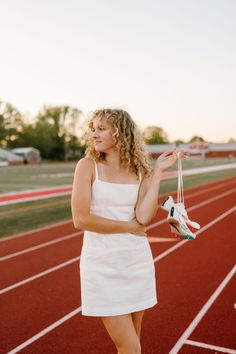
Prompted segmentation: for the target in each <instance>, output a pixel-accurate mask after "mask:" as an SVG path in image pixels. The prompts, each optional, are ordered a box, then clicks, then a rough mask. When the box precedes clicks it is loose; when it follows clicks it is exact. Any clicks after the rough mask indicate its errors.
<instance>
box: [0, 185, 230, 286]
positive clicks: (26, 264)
mask: <svg viewBox="0 0 236 354" xmlns="http://www.w3.org/2000/svg"><path fill="white" fill-rule="evenodd" d="M235 198H236V191H235V193H234V194H230V195H227V197H225V198H224V201H227V202H228V205H230V206H233V205H234V200H235ZM220 201H221V199H218V203H217V204H215V202H214V208H213V209H212V213H211V214H209V213H203V212H202V210H203V209H202V208H199V209H197V208H196V209H195V210H194V213H195V214H194V215H193V217H194V219H195V220H198V221H199V222H200V224H201V226H204V225H205V224H207V223H208V222H209V221H210V220H211V219H212V218H215V217H217V216H218V215H219V214H221V213H223V211H224V203H222V202H220ZM215 205H216V206H215ZM217 205H218V207H217ZM204 208H209V204H206V205H204ZM161 213H162V215H163V216H164V218H165V217H166V214H165V212H164V211H162V210H160V214H161ZM196 213H197V215H196ZM148 233H149V235H150V236H153V235H154V236H157V235H159V236H163V235H167V236H171V237H173V236H172V234H171V233H170V230H169V226H168V224H167V223H166V222H165V219H163V223H162V224H160V225H159V226H158V227H154V228H153V229H151V230H149V232H148ZM177 242H178V241H177ZM170 247H172V243H171V244H170V243H151V248H152V251H153V253H154V254H157V255H158V254H160V253H162V252H164V251H165V250H166V249H168V248H170ZM81 248H82V236H79V237H73V238H71V239H69V240H67V242H63V243H56V244H52V245H50V246H48V247H46V248H42V249H38V250H35V251H34V252H30V253H26V254H22V255H21V256H18V257H16V258H10V259H8V260H6V261H4V262H2V264H0V271H1V275H2V276H1V280H0V283H1V286H0V289H3V288H6V287H9V286H11V285H12V284H14V283H17V282H20V281H21V280H23V279H26V278H28V277H31V276H34V275H35V274H37V273H40V272H43V271H46V270H47V269H49V268H51V267H55V266H58V265H59V264H60V263H63V262H66V261H68V260H70V259H71V258H74V257H78V256H79V255H80V253H81ZM18 264H20V266H18Z"/></svg>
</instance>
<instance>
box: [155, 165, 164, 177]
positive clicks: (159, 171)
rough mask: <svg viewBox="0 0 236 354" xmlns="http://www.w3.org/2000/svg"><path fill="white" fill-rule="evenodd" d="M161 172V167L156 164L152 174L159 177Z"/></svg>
mask: <svg viewBox="0 0 236 354" xmlns="http://www.w3.org/2000/svg"><path fill="white" fill-rule="evenodd" d="M162 172H163V171H162V169H161V167H160V166H159V165H156V166H155V167H154V170H153V174H154V176H155V177H160V178H161V175H162Z"/></svg>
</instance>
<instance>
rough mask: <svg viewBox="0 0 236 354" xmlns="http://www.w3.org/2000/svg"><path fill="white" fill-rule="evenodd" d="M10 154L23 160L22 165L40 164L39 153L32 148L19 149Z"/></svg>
mask: <svg viewBox="0 0 236 354" xmlns="http://www.w3.org/2000/svg"><path fill="white" fill-rule="evenodd" d="M11 152H12V153H13V154H16V155H17V156H20V157H22V158H23V161H24V164H28V163H29V164H35V163H40V161H41V156H40V151H39V150H38V149H35V148H33V147H21V148H15V149H12V150H11Z"/></svg>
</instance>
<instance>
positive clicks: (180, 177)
mask: <svg viewBox="0 0 236 354" xmlns="http://www.w3.org/2000/svg"><path fill="white" fill-rule="evenodd" d="M177 203H182V204H183V206H184V183H183V171H182V161H181V158H180V157H179V154H178V193H177ZM184 207H185V206H184Z"/></svg>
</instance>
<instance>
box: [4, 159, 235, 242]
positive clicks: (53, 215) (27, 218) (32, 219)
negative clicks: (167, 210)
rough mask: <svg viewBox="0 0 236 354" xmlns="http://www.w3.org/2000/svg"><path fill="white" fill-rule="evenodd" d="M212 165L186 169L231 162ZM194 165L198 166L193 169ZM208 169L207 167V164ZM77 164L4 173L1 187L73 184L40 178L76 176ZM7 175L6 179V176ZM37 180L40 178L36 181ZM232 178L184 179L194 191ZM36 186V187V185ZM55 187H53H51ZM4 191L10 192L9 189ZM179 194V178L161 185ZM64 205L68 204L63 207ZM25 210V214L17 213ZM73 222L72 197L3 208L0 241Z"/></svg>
mask: <svg viewBox="0 0 236 354" xmlns="http://www.w3.org/2000/svg"><path fill="white" fill-rule="evenodd" d="M212 160H213V159H211V160H209V161H199V160H197V161H186V166H185V168H193V167H200V166H206V163H208V165H213V162H215V163H214V164H220V161H221V163H227V162H228V159H217V160H215V159H214V160H213V161H212ZM193 163H194V165H193ZM202 163H203V164H204V165H203V164H202ZM190 166H191V167H190ZM74 167H75V164H55V165H49V166H48V165H45V166H43V167H36V166H27V167H26V168H24V167H20V168H19V167H11V168H6V169H5V170H2V169H0V174H1V175H0V184H2V183H3V182H4V181H5V182H7V186H8V190H9V191H13V190H20V189H21V188H22V189H23V190H24V189H30V187H29V183H27V181H31V184H30V186H31V188H38V187H49V186H50V185H56V183H58V185H60V183H61V184H71V183H72V177H66V178H63V181H62V179H61V178H58V179H55V180H54V179H52V181H51V179H50V180H49V181H44V182H43V184H42V181H41V179H40V178H36V177H37V173H38V174H46V173H48V174H52V173H68V172H69V173H70V172H71V173H72V174H73V172H74ZM2 172H4V174H5V176H4V177H3V176H2ZM35 176H36V177H35ZM228 177H236V169H235V168H234V169H230V170H225V171H217V172H211V173H205V174H199V175H195V176H186V177H184V188H185V189H186V188H190V187H193V186H198V185H202V184H205V183H209V182H213V181H216V180H221V179H225V178H228ZM33 182H34V183H33ZM51 183H52V184H51ZM3 190H4V191H5V192H6V191H7V189H5V185H4V187H3ZM176 191H177V178H174V179H170V180H164V181H162V182H161V187H160V194H163V193H171V192H176ZM52 202H58V204H56V205H51V206H50V205H48V206H45V205H44V204H45V203H48V204H49V203H52ZM61 202H64V204H59V203H61ZM35 206H41V207H40V208H39V209H33V208H34V207H35ZM28 207H30V208H31V209H30V210H24V208H28ZM19 208H21V209H22V210H21V211H18V210H17V209H19ZM7 211H9V212H11V211H14V213H13V214H9V215H1V213H3V212H7ZM70 218H71V209H70V196H62V197H55V198H50V199H44V200H38V201H31V202H25V203H19V204H13V205H8V206H2V207H0V225H1V228H0V237H4V236H8V235H13V234H16V233H19V232H23V231H28V230H32V229H34V228H37V227H42V226H45V225H49V224H53V223H55V222H58V221H62V220H68V219H70Z"/></svg>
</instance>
